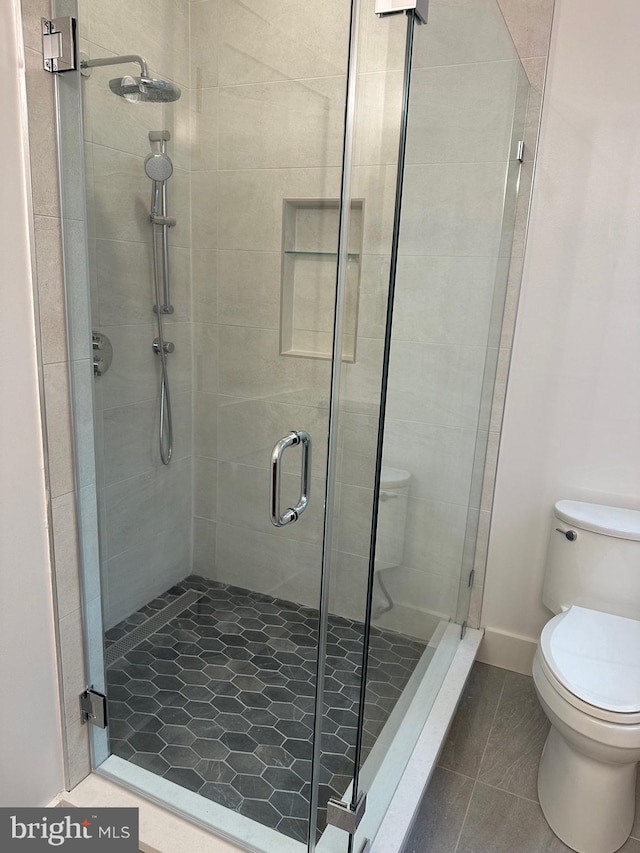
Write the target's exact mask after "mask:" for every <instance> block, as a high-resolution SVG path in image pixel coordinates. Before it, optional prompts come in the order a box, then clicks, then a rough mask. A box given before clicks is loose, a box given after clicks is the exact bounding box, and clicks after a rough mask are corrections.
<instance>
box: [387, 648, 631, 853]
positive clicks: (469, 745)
mask: <svg viewBox="0 0 640 853" xmlns="http://www.w3.org/2000/svg"><path fill="white" fill-rule="evenodd" d="M548 726H549V724H548V721H547V719H546V717H545V715H544V713H543V711H542V709H541V707H540V705H539V703H538V700H537V698H536V694H535V691H534V687H533V680H532V679H531V678H528V677H527V676H524V675H518V674H516V673H513V672H507V671H506V670H502V669H496V668H495V667H491V666H487V665H486V664H482V663H476V664H475V666H474V668H473V670H472V672H471V676H470V678H469V681H468V683H467V687H466V690H465V693H464V696H463V699H462V701H461V703H460V707H459V708H458V712H457V714H456V717H455V719H454V721H453V725H452V727H451V731H450V733H449V737H448V739H447V742H446V744H445V746H444V748H443V751H442V755H441V756H440V761H439V763H438V767H437V769H436V771H435V773H434V776H433V778H432V780H431V784H430V785H429V788H428V790H427V792H426V794H425V796H424V798H423V801H422V804H421V806H420V811H419V814H418V817H417V819H416V822H415V824H414V827H413V830H412V833H411V836H410V838H409V839H408V840H407V843H406V845H405V847H404V851H403V853H563V851H569V853H570V849H569V848H568V847H567V846H566V845H565V844H563V843H562V842H561V841H560V840H559V839H558V838H556V836H555V835H554V834H553V833H552V831H551V830H550V829H549V826H548V825H547V822H546V821H545V819H544V816H543V814H542V811H541V809H540V806H539V804H538V797H537V792H536V788H537V773H538V761H539V759H540V754H541V752H542V747H543V746H544V741H545V738H546V736H547V731H548ZM638 793H639V797H638V802H639V805H638V809H637V811H636V821H635V825H634V828H633V830H632V833H631V834H632V838H630V839H629V841H627V843H626V844H625V845H624V846H623V847H622V848H621V850H620V853H640V784H639V788H638Z"/></svg>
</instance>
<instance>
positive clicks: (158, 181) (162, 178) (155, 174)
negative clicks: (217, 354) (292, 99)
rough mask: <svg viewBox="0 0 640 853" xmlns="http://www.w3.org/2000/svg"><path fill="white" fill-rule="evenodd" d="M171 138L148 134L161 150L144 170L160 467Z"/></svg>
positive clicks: (165, 413)
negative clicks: (157, 378) (157, 371)
mask: <svg viewBox="0 0 640 853" xmlns="http://www.w3.org/2000/svg"><path fill="white" fill-rule="evenodd" d="M170 139H171V134H170V133H169V131H168V130H160V131H151V132H150V133H149V141H150V142H151V143H160V150H159V151H155V152H152V153H151V154H149V155H147V157H146V158H145V161H144V169H145V172H146V173H147V176H148V177H149V178H150V179H151V181H152V184H151V212H150V214H149V221H150V222H151V228H152V254H153V284H154V293H155V300H156V303H155V305H154V306H153V310H154V311H155V314H156V323H157V329H158V337H157V338H156V339H155V340H154V342H153V351H154V352H155V353H156V355H159V356H160V364H161V378H160V433H159V441H160V458H161V460H162V464H163V465H168V464H169V463H170V462H171V456H172V455H173V422H172V417H171V395H170V391H169V372H168V367H167V356H168V355H170V354H171V353H172V352H173V351H174V349H175V346H174V344H173V343H172V342H171V341H165V339H164V329H163V316H164V315H166V314H173V305H172V304H171V277H170V274H169V228H172V227H173V226H174V225H175V224H176V220H175V219H173V218H172V217H170V216H167V181H168V180H169V178H170V177H171V175H172V174H173V163H172V162H171V158H170V157H169V155H168V154H167V142H168V141H169V140H170Z"/></svg>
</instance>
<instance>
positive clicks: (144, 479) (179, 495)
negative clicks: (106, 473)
mask: <svg viewBox="0 0 640 853" xmlns="http://www.w3.org/2000/svg"><path fill="white" fill-rule="evenodd" d="M191 477H192V474H191V461H190V460H189V459H186V460H182V461H177V462H173V463H172V464H171V465H169V466H163V467H162V468H159V469H157V470H153V471H148V472H146V473H144V474H140V475H138V476H136V477H131V478H129V479H127V480H121V481H120V482H118V483H114V484H113V485H111V486H107V488H106V489H105V490H104V501H105V507H106V513H107V529H106V531H105V532H106V536H107V554H108V556H109V557H115V556H117V555H118V554H120V553H121V552H122V551H126V550H128V549H130V548H134V547H135V545H136V543H137V542H138V541H139V540H140V539H144V540H146V541H151V540H153V538H154V537H156V536H160V534H161V533H162V532H163V530H165V529H166V528H167V526H175V525H176V524H179V525H181V526H185V527H188V526H189V524H190V521H191V502H190V496H191V491H192V489H191Z"/></svg>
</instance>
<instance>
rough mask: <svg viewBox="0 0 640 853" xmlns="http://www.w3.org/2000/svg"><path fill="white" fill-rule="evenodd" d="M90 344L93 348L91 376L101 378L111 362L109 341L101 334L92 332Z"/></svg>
mask: <svg viewBox="0 0 640 853" xmlns="http://www.w3.org/2000/svg"><path fill="white" fill-rule="evenodd" d="M91 342H92V346H93V375H94V376H103V375H104V374H105V373H106V372H107V370H109V368H110V367H111V362H112V361H113V347H112V346H111V341H110V340H109V338H108V337H107V336H106V335H105V334H103V333H102V332H93V333H92V335H91Z"/></svg>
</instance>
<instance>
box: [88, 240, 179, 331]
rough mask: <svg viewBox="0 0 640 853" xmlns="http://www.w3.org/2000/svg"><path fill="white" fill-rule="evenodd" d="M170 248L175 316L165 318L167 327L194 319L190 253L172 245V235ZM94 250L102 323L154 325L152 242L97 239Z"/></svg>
mask: <svg viewBox="0 0 640 853" xmlns="http://www.w3.org/2000/svg"><path fill="white" fill-rule="evenodd" d="M169 245H170V247H171V254H170V259H169V264H170V271H171V302H172V305H173V308H174V313H173V314H167V315H165V316H164V317H163V322H164V323H165V324H166V325H171V324H172V323H177V322H185V321H187V320H190V319H191V306H190V297H189V290H190V282H189V277H190V258H189V251H188V249H184V248H180V247H178V246H174V245H172V237H171V234H170V236H169ZM95 249H96V270H97V291H98V300H99V321H100V324H101V325H103V326H114V325H117V324H122V325H125V324H126V325H129V324H133V323H153V322H155V315H154V312H153V306H154V305H155V304H156V296H155V289H154V286H153V273H152V263H153V256H152V254H151V243H150V242H142V243H132V242H123V241H114V240H103V239H98V240H96V241H95ZM161 298H162V296H161Z"/></svg>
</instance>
